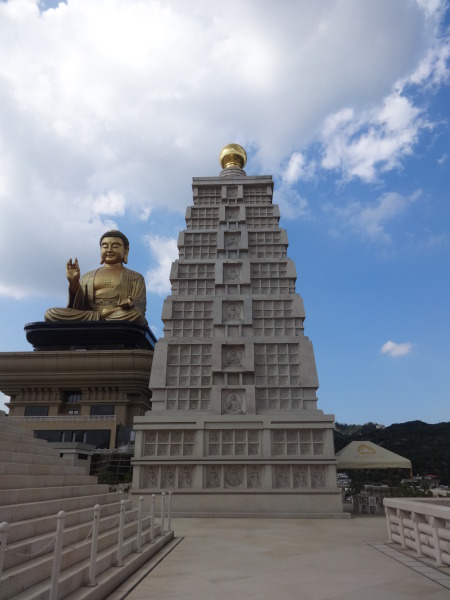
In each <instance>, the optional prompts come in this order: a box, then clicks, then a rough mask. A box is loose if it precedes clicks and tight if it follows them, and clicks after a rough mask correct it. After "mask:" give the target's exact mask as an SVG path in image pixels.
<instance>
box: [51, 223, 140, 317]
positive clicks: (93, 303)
mask: <svg viewBox="0 0 450 600" xmlns="http://www.w3.org/2000/svg"><path fill="white" fill-rule="evenodd" d="M129 249H130V243H129V241H128V238H127V237H126V235H124V234H123V233H121V232H120V231H116V230H113V231H107V232H106V233H104V234H103V235H102V237H101V238H100V264H101V265H102V266H101V267H100V268H98V269H96V270H94V271H89V272H88V273H86V274H85V275H83V276H82V277H81V279H80V267H79V265H78V259H77V258H75V260H74V261H72V259H71V258H69V260H68V262H67V265H66V276H67V280H68V282H69V301H68V304H67V307H66V308H49V309H48V310H47V311H46V312H45V320H46V321H48V322H59V321H131V322H133V323H136V324H139V325H147V321H146V319H145V307H146V288H145V281H144V278H143V277H142V275H141V274H140V273H136V271H131V269H127V268H126V267H124V264H127V262H128V252H129Z"/></svg>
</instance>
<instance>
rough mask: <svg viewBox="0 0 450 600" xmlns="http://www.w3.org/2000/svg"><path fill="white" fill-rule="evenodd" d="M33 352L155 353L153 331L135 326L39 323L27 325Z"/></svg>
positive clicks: (125, 324)
mask: <svg viewBox="0 0 450 600" xmlns="http://www.w3.org/2000/svg"><path fill="white" fill-rule="evenodd" d="M24 329H25V334H26V337H27V340H28V341H29V342H30V344H32V346H33V348H34V350H47V351H48V350H124V349H126V350H129V349H139V350H153V349H154V347H155V343H156V341H157V339H156V337H155V336H154V334H153V332H152V330H151V329H150V328H149V327H145V326H143V325H136V324H135V323H126V322H123V323H112V322H109V321H108V322H95V323H74V322H71V321H66V322H61V323H46V322H36V323H28V324H27V325H25V328H24Z"/></svg>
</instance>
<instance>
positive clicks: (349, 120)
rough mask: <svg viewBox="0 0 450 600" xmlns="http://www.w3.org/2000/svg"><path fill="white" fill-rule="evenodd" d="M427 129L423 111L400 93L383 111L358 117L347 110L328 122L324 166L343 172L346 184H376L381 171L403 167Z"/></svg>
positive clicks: (389, 101)
mask: <svg viewBox="0 0 450 600" xmlns="http://www.w3.org/2000/svg"><path fill="white" fill-rule="evenodd" d="M426 125H427V123H426V122H425V120H424V119H423V118H422V117H421V113H420V110H419V109H417V108H415V107H414V106H413V105H412V103H411V102H410V101H409V100H408V99H407V98H405V97H404V96H402V95H400V94H399V93H398V92H395V93H393V94H391V95H390V96H388V97H386V98H385V99H384V101H383V104H382V105H381V106H380V107H377V108H375V109H371V110H369V111H364V112H362V113H359V114H357V115H356V114H355V112H354V111H353V110H352V109H349V108H347V109H344V110H342V111H339V112H338V113H335V114H333V115H330V117H328V118H327V120H326V121H325V125H324V127H323V131H322V145H323V149H324V155H323V158H322V162H321V166H322V167H323V168H324V169H334V170H339V171H340V172H342V176H343V178H344V179H346V180H350V179H352V178H355V177H358V178H360V179H362V180H363V181H366V182H370V181H374V180H375V179H376V178H377V176H378V171H390V170H392V169H394V168H396V167H399V166H400V165H401V161H402V159H403V158H404V157H405V156H407V155H409V154H411V153H412V151H413V147H414V145H415V143H416V142H417V138H418V135H419V133H420V130H421V129H422V128H424V127H425V126H426Z"/></svg>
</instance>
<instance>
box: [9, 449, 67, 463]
mask: <svg viewBox="0 0 450 600" xmlns="http://www.w3.org/2000/svg"><path fill="white" fill-rule="evenodd" d="M0 462H5V463H6V462H8V463H18V464H26V465H66V466H70V465H73V461H72V459H71V458H61V457H60V456H59V454H56V452H55V453H54V454H53V455H48V456H47V455H46V454H36V453H35V452H5V451H4V450H0Z"/></svg>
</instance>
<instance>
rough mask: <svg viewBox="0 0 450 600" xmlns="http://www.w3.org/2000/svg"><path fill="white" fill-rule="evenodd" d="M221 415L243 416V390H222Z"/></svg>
mask: <svg viewBox="0 0 450 600" xmlns="http://www.w3.org/2000/svg"><path fill="white" fill-rule="evenodd" d="M222 414H223V415H245V392H244V390H222Z"/></svg>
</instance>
